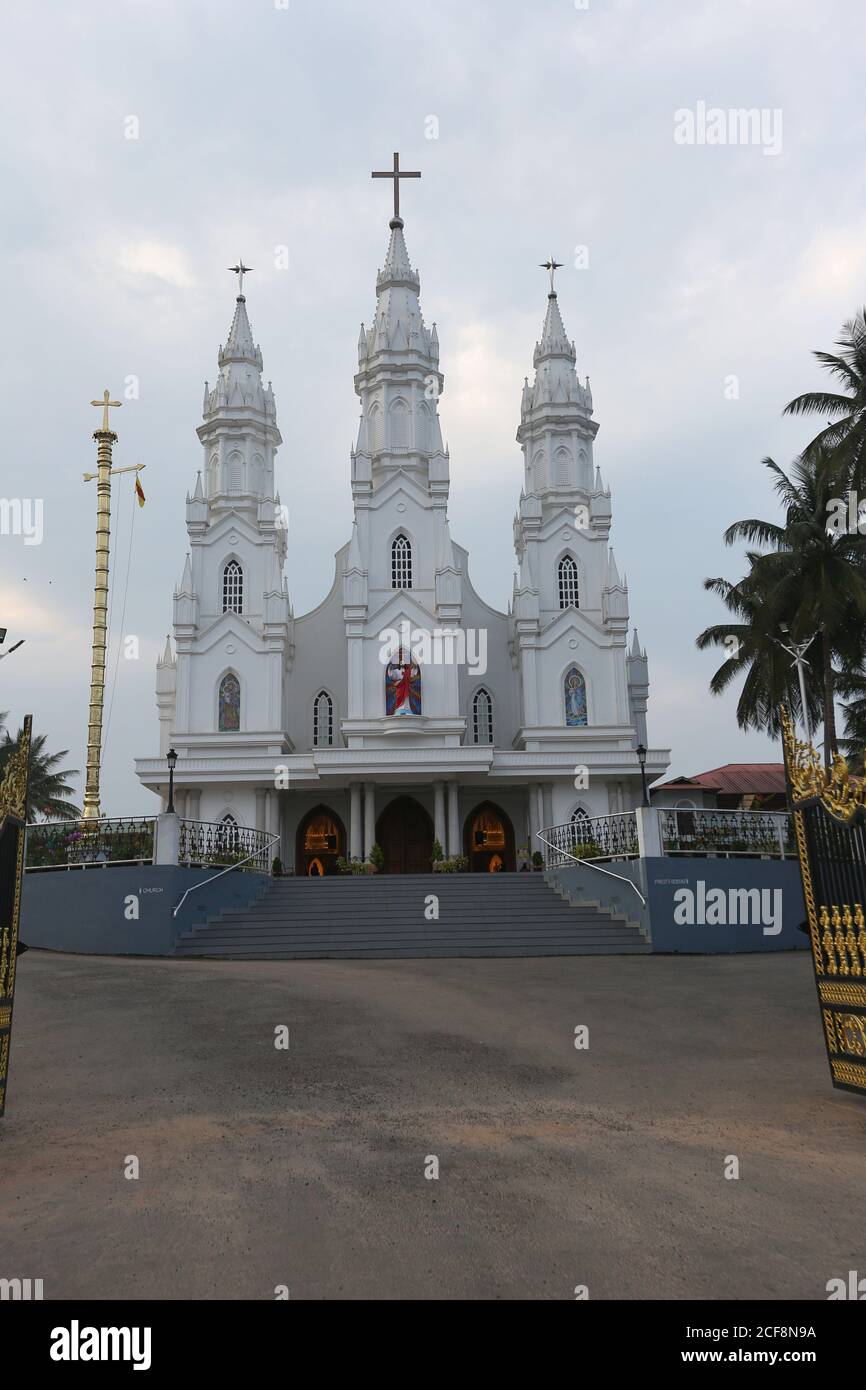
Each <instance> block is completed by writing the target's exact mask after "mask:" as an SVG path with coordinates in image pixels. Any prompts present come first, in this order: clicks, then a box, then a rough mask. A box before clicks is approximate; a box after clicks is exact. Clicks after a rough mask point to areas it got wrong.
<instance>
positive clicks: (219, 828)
mask: <svg viewBox="0 0 866 1390" xmlns="http://www.w3.org/2000/svg"><path fill="white" fill-rule="evenodd" d="M274 840H275V837H274V836H273V835H270V834H268V832H267V831H266V830H251V829H250V828H249V826H246V825H232V824H230V823H226V822H223V821H203V820H181V822H180V847H179V850H178V863H179V864H185V865H188V866H189V867H191V868H199V867H202V868H205V867H207V868H209V867H210V866H211V865H214V866H215V867H217V868H223V867H225V868H230V867H231V866H232V865H233V864H237V865H238V867H239V868H241V869H244V870H249V871H250V872H252V873H256V874H269V873H270V872H271V862H272V861H271V854H272V852H273V849H274ZM245 860H246V861H248V862H246V863H245V862H243V861H245Z"/></svg>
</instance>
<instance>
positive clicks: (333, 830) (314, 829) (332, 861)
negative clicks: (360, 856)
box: [295, 806, 346, 878]
mask: <svg viewBox="0 0 866 1390" xmlns="http://www.w3.org/2000/svg"><path fill="white" fill-rule="evenodd" d="M345 853H346V831H345V828H344V826H343V822H342V821H341V820H340V817H339V816H338V815H337V813H336V811H332V810H331V808H330V806H315V807H314V808H313V810H312V811H308V812H307V814H306V815H305V816H304V819H303V820H302V821H301V823H300V825H299V826H298V834H297V837H296V840H295V873H296V874H305V875H307V876H308V877H310V878H319V877H321V876H323V875H324V874H335V873H336V872H337V860H338V859H339V858H340V856H341V855H344V854H345Z"/></svg>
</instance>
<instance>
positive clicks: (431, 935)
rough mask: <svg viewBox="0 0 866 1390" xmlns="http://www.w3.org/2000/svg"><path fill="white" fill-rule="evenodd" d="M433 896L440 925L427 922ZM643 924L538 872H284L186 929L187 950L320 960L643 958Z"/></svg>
mask: <svg viewBox="0 0 866 1390" xmlns="http://www.w3.org/2000/svg"><path fill="white" fill-rule="evenodd" d="M430 894H435V895H436V896H437V897H438V899H439V918H438V921H428V920H427V919H426V918H425V915H424V914H425V907H426V900H427V899H428V897H429V895H430ZM649 949H650V948H649V946H648V945H647V943H646V942H645V941H644V939H643V937H642V936H641V933H640V931H639V929H638V927H637V926H636V925H635V924H634V923H633V922H629V921H627V920H626V918H625V917H623V916H619V915H617V914H615V913H612V912H610V911H608V910H606V909H605V908H600V907H598V905H596V904H593V905H588V906H573V905H571V904H569V903H567V902H565V901H563V899H562V898H561V897H560V896H559V895H558V894H557V893H556V892H555V891H554V889H553V888H551V887H550V886H549V885H548V884H547V883H546V881H545V879H544V876H543V875H542V874H538V873H526V874H505V873H501V874H405V875H399V876H398V875H394V876H391V875H378V874H376V875H371V876H369V877H367V876H357V877H350V876H346V877H335V878H277V879H273V880H272V882H271V883H270V884H269V886H268V888H267V889H266V891H265V893H264V894H263V895H262V896H261V897H260V898H259V899H258V900H257V901H256V902H254V903H253V904H252V905H251V906H250V907H248V908H247V909H245V910H232V911H224V912H221V913H220V914H219V915H218V916H215V917H211V918H209V919H208V921H207V922H206V923H203V924H202V925H201V926H197V927H194V928H191V929H190V930H188V931H186V932H184V933H182V935H181V937H180V939H179V941H178V944H177V948H176V954H177V955H179V956H223V957H227V958H231V959H235V960H294V959H308V960H321V959H323V958H327V957H337V958H362V959H363V958H370V959H375V958H377V957H378V958H391V957H399V956H406V957H421V956H583V955H625V954H630V955H636V954H641V953H645V952H648V951H649Z"/></svg>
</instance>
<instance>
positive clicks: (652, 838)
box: [634, 806, 663, 859]
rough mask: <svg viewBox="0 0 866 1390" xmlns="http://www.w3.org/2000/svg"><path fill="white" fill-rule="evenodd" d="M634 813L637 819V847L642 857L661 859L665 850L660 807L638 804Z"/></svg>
mask: <svg viewBox="0 0 866 1390" xmlns="http://www.w3.org/2000/svg"><path fill="white" fill-rule="evenodd" d="M634 814H635V820H636V821H637V847H638V853H639V854H640V857H641V859H661V857H662V853H663V850H662V836H661V828H660V826H659V813H658V808H657V807H655V806H636V807H635V811H634Z"/></svg>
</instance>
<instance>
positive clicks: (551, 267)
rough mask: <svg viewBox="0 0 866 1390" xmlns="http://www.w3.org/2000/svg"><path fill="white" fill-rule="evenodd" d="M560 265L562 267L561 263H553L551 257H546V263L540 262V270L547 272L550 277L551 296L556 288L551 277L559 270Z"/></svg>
mask: <svg viewBox="0 0 866 1390" xmlns="http://www.w3.org/2000/svg"><path fill="white" fill-rule="evenodd" d="M561 265H562V261H555V260H554V259H553V257H552V256H548V258H547V260H546V261H542V262H541V269H542V270H546V271H548V273H549V275H550V293H551V294H556V287H555V285H554V283H553V277H554V275H555V274H556V272H557V270H559V268H560V266H561Z"/></svg>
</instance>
